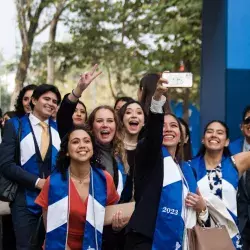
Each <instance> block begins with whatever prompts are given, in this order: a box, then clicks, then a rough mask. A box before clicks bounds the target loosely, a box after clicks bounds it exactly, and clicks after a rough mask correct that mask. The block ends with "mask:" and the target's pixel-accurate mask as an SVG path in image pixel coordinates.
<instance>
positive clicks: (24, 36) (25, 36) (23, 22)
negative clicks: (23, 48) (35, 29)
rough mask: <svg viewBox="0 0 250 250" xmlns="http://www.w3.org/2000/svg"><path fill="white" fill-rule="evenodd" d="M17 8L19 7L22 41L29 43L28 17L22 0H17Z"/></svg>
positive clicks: (18, 16) (18, 17)
mask: <svg viewBox="0 0 250 250" xmlns="http://www.w3.org/2000/svg"><path fill="white" fill-rule="evenodd" d="M16 8H17V19H18V24H19V30H20V35H21V39H22V43H23V44H28V32H27V26H26V18H25V13H24V8H23V6H22V2H20V0H17V1H16Z"/></svg>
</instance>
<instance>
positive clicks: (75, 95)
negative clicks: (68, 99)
mask: <svg viewBox="0 0 250 250" xmlns="http://www.w3.org/2000/svg"><path fill="white" fill-rule="evenodd" d="M72 95H73V96H74V97H75V98H77V99H79V98H81V95H80V96H77V95H76V94H75V93H74V89H72Z"/></svg>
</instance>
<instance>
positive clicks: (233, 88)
mask: <svg viewBox="0 0 250 250" xmlns="http://www.w3.org/2000/svg"><path fill="white" fill-rule="evenodd" d="M202 28H203V35H202V39H203V44H202V72H201V93H200V102H201V103H200V106H201V129H202V130H203V128H204V126H205V124H206V123H207V122H208V121H210V120H213V119H220V120H223V121H226V123H227V124H228V125H229V128H230V134H231V138H232V139H235V138H236V137H238V136H239V135H240V129H239V124H240V122H241V114H242V111H243V109H244V107H245V106H246V105H248V104H250V0H237V1H236V0H203V27H202Z"/></svg>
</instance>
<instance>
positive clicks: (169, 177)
mask: <svg viewBox="0 0 250 250" xmlns="http://www.w3.org/2000/svg"><path fill="white" fill-rule="evenodd" d="M163 82H166V80H164V79H161V78H160V79H159V81H158V83H157V86H156V90H155V92H154V95H153V98H151V105H150V109H149V116H148V119H147V122H146V125H145V126H146V129H145V132H144V136H143V139H142V140H141V141H140V142H139V143H138V145H137V149H136V155H135V179H134V183H135V196H134V197H135V202H136V206H135V211H134V213H133V215H132V217H131V220H130V222H129V224H128V226H127V232H128V233H127V239H126V244H125V249H126V250H134V249H137V250H140V249H142V250H151V249H166V246H167V249H187V239H186V237H185V233H184V232H185V227H192V226H194V224H195V222H196V212H200V211H201V210H203V209H205V204H204V201H203V199H202V198H201V197H199V196H198V195H197V196H198V197H196V194H194V193H195V192H196V181H195V178H194V176H193V173H192V170H191V168H190V167H188V166H182V162H181V161H180V162H177V160H176V155H177V154H178V152H179V151H181V150H182V145H183V138H182V130H181V125H180V123H179V121H178V119H177V118H176V117H175V116H174V115H173V114H164V112H163V106H164V104H165V101H166V97H165V96H164V94H166V93H167V88H166V87H164V86H163V85H162V83H163ZM128 107H129V106H128ZM129 112H131V111H129ZM135 114H136V113H135ZM135 114H134V118H133V120H132V118H130V119H131V120H132V121H134V120H135V119H138V118H139V117H137V116H136V115H135ZM131 120H130V121H131ZM137 121H138V120H137ZM133 126H134V125H133ZM191 192H192V193H191ZM188 193H190V194H189V195H192V196H195V197H196V198H197V202H196V204H195V205H196V207H195V208H194V207H193V208H191V209H188V210H187V209H186V206H185V205H186V203H185V200H186V201H187V198H188V197H189V195H187V194H188ZM182 214H186V216H187V217H188V218H190V220H189V221H185V220H184V219H185V218H183V217H182ZM190 222H191V223H190Z"/></svg>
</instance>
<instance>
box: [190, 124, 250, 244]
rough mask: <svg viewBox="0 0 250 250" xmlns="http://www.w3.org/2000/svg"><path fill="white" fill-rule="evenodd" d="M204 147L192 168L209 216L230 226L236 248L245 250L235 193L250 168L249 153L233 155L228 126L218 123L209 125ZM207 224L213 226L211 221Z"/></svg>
mask: <svg viewBox="0 0 250 250" xmlns="http://www.w3.org/2000/svg"><path fill="white" fill-rule="evenodd" d="M202 144H203V145H202V147H201V149H200V151H199V153H198V155H197V157H195V158H194V159H193V160H192V161H191V162H190V163H189V165H190V166H191V167H192V168H193V170H194V172H195V175H196V178H197V183H198V187H199V190H200V192H201V194H202V196H203V197H204V199H205V200H206V202H207V205H208V211H209V213H210V214H212V215H213V216H214V217H215V218H216V219H217V220H218V221H219V222H220V224H221V225H225V226H226V227H227V229H228V233H229V235H230V237H231V239H232V242H233V244H234V246H235V248H236V249H242V245H241V239H240V238H241V237H240V233H239V229H238V226H237V221H238V219H237V201H236V194H237V189H238V183H239V177H240V176H241V175H242V174H243V173H244V172H245V171H246V170H247V169H249V168H250V152H243V153H240V154H236V155H233V156H231V153H230V151H229V149H228V145H229V130H228V127H227V125H226V124H225V123H224V122H222V121H218V120H214V121H211V122H210V123H208V124H207V126H206V127H205V130H204V135H203V139H202ZM206 223H207V224H210V223H211V222H210V218H208V219H207V222H206Z"/></svg>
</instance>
